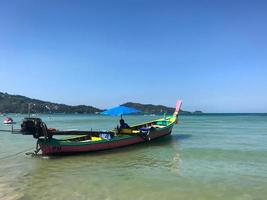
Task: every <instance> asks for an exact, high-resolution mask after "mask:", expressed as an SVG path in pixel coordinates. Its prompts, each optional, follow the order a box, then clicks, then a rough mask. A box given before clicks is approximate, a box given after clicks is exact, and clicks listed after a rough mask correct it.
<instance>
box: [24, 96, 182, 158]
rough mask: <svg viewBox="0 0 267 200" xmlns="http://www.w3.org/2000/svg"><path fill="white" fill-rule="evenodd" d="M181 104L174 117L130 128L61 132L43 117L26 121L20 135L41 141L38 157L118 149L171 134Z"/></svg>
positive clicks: (179, 104)
mask: <svg viewBox="0 0 267 200" xmlns="http://www.w3.org/2000/svg"><path fill="white" fill-rule="evenodd" d="M181 104H182V102H181V101H177V104H176V109H175V111H174V113H173V115H171V116H164V117H163V118H160V119H157V120H153V121H150V122H146V123H142V124H138V125H134V126H129V127H127V128H120V127H117V128H115V129H113V130H111V131H60V130H56V129H54V128H47V127H46V124H45V123H44V122H42V120H41V119H39V118H25V119H24V121H23V122H22V124H21V130H20V133H22V134H24V135H33V137H34V138H36V139H37V145H36V151H35V153H36V154H37V153H38V152H39V151H40V150H41V151H42V155H55V154H56V155H59V154H73V153H82V152H91V151H101V150H108V149H114V148H119V147H124V146H128V145H133V144H137V143H142V142H146V141H150V140H153V139H156V138H159V137H163V136H166V135H169V134H171V132H172V128H173V126H174V124H175V123H177V120H178V114H179V110H180V107H181ZM54 135H76V136H72V137H70V138H66V139H56V138H53V136H54ZM77 135H79V136H77Z"/></svg>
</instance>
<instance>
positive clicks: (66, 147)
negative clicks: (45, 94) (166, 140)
mask: <svg viewBox="0 0 267 200" xmlns="http://www.w3.org/2000/svg"><path fill="white" fill-rule="evenodd" d="M173 125H174V123H172V124H170V125H169V126H166V127H164V128H157V129H153V130H151V131H150V133H149V135H148V136H147V137H143V136H138V135H133V136H131V135H120V136H115V137H114V138H113V139H111V140H104V141H103V140H102V141H96V142H88V143H86V142H81V141H78V142H69V144H68V142H66V140H59V139H51V140H50V141H47V140H44V139H39V140H38V145H39V146H40V148H41V150H42V154H43V155H53V154H71V153H82V152H92V151H101V150H108V149H114V148H119V147H124V146H129V145H133V144H137V143H142V142H146V141H148V140H153V139H156V138H159V137H163V136H166V135H169V134H171V131H172V128H173Z"/></svg>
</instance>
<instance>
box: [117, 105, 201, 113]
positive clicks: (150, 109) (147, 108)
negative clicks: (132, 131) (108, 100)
mask: <svg viewBox="0 0 267 200" xmlns="http://www.w3.org/2000/svg"><path fill="white" fill-rule="evenodd" d="M122 105H124V106H128V107H132V108H136V109H138V110H140V111H142V113H144V114H156V115H159V114H164V113H166V114H169V115H170V114H173V112H174V110H175V108H171V107H166V106H163V105H152V104H140V103H133V102H128V103H125V104H122ZM200 113H202V112H201V111H197V112H193V113H192V112H189V111H184V110H180V114H200Z"/></svg>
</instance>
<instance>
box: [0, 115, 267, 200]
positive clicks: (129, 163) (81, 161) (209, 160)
mask: <svg viewBox="0 0 267 200" xmlns="http://www.w3.org/2000/svg"><path fill="white" fill-rule="evenodd" d="M11 117H13V118H14V119H15V121H19V120H21V119H22V118H23V116H22V115H18V116H15V115H12V116H11ZM37 117H41V118H42V119H43V121H45V122H46V123H47V124H48V126H49V127H57V128H64V129H91V128H93V129H98V128H99V127H102V129H110V128H113V127H115V126H116V125H117V123H118V119H117V118H114V117H104V116H90V115H52V116H48V115H38V116H37ZM125 118H126V121H127V122H128V123H129V124H133V123H137V122H142V121H147V120H151V119H155V118H157V117H149V116H127V117H125ZM3 119H4V117H0V120H1V121H2V120H3ZM4 128H8V127H7V126H4V125H2V124H1V125H0V129H4ZM34 146H35V140H34V139H33V138H32V137H31V136H22V135H11V134H8V133H3V132H0V199H1V200H2V199H20V200H31V199H39V200H42V199H59V200H61V199H62V200H63V199H64V200H66V199H79V200H83V199H86V200H88V199H92V200H94V199H107V200H111V199H128V200H131V199H133V200H135V199H144V200H150V199H151V200H152V199H153V200H154V199H175V200H177V199H181V200H182V199H183V200H190V199H192V200H200V199H203V200H204V199H205V200H209V199H212V200H214V199H219V200H220V199H236V200H241V199H242V200H265V199H267V115H264V114H262V115H257V114H254V115H201V116H181V117H180V123H179V125H178V126H175V127H174V129H173V133H172V135H171V136H167V137H165V138H162V139H159V140H156V141H153V142H150V143H148V144H139V145H134V146H130V147H126V148H121V149H116V150H109V151H103V152H98V153H88V154H83V155H75V156H67V157H31V156H27V155H25V152H26V151H32V150H33V149H34V148H33V147H34Z"/></svg>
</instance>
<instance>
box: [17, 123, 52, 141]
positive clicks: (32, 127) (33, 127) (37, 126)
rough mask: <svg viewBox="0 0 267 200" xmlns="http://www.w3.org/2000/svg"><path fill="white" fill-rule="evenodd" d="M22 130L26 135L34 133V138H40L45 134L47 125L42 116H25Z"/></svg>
mask: <svg viewBox="0 0 267 200" xmlns="http://www.w3.org/2000/svg"><path fill="white" fill-rule="evenodd" d="M20 131H21V132H22V133H23V134H24V135H33V137H34V138H36V139H38V138H39V137H41V136H45V134H46V133H47V127H46V125H45V123H43V122H42V120H41V119H40V118H24V120H23V121H22V123H21V129H20Z"/></svg>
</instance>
